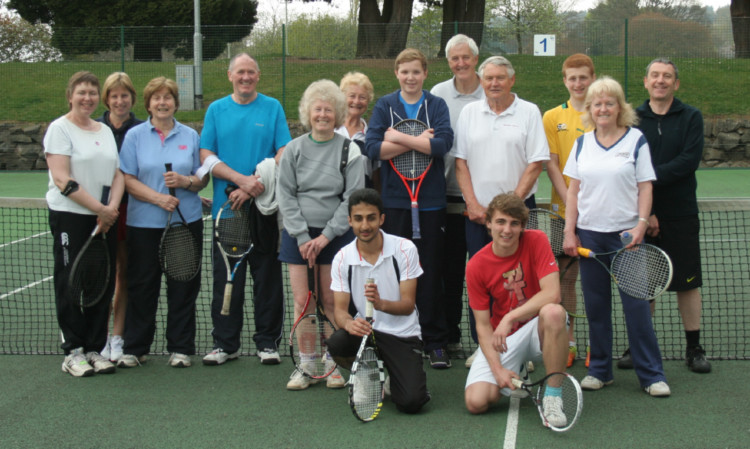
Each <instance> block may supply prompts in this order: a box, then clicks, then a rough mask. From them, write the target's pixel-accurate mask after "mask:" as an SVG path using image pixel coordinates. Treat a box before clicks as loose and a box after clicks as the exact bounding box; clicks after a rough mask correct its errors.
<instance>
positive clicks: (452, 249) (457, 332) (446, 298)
mask: <svg viewBox="0 0 750 449" xmlns="http://www.w3.org/2000/svg"><path fill="white" fill-rule="evenodd" d="M466 254H467V253H466V229H465V219H464V216H463V215H462V214H446V215H445V256H444V257H443V267H442V281H443V282H442V287H443V290H442V291H443V304H444V305H445V319H446V325H447V329H448V343H459V342H460V341H461V329H460V327H459V325H460V323H461V315H462V314H463V310H464V302H463V298H464V274H465V273H466ZM467 308H468V305H467Z"/></svg>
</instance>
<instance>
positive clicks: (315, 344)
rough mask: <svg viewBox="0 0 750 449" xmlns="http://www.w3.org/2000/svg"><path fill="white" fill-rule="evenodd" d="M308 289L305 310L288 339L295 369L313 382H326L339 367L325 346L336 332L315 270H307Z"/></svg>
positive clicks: (309, 268) (310, 268) (311, 268)
mask: <svg viewBox="0 0 750 449" xmlns="http://www.w3.org/2000/svg"><path fill="white" fill-rule="evenodd" d="M307 285H308V289H309V290H308V292H307V300H306V301H305V306H304V308H303V309H302V313H301V314H300V316H299V318H297V321H296V322H295V323H294V326H293V327H292V333H291V334H290V336H289V353H290V355H291V356H292V361H293V362H294V366H296V367H297V370H299V371H300V372H301V373H302V374H304V375H306V376H308V377H310V378H312V379H323V378H325V377H328V376H329V375H330V374H331V373H332V372H333V371H334V370H335V369H336V363H334V362H333V359H331V358H330V356H329V355H328V349H327V347H326V344H325V340H326V338H328V337H330V336H331V334H332V333H333V332H334V331H335V330H336V328H335V327H334V326H333V324H332V323H331V322H330V321H329V320H328V317H327V316H326V314H325V312H324V311H323V306H322V304H321V302H320V297H319V295H318V294H317V292H316V289H315V268H314V267H308V268H307ZM313 305H314V307H315V312H313V313H308V312H307V311H308V308H309V307H310V306H313ZM295 343H296V345H295ZM295 347H296V348H297V349H296V350H295Z"/></svg>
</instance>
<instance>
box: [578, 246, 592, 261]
mask: <svg viewBox="0 0 750 449" xmlns="http://www.w3.org/2000/svg"><path fill="white" fill-rule="evenodd" d="M578 255H579V256H581V257H585V258H587V259H588V258H589V257H591V256H593V255H594V254H593V253H592V251H591V250H590V249H586V248H581V247H580V246H579V247H578Z"/></svg>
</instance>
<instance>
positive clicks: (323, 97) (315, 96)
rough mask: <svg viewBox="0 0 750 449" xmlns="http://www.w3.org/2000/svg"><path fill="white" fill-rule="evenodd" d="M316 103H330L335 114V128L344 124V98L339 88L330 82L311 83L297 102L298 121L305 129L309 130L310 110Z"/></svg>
mask: <svg viewBox="0 0 750 449" xmlns="http://www.w3.org/2000/svg"><path fill="white" fill-rule="evenodd" d="M316 101H326V102H328V103H331V106H333V110H334V111H335V113H336V122H335V126H336V128H338V127H339V126H341V125H343V124H344V119H345V118H346V96H344V93H343V92H341V89H339V86H337V85H336V83H334V82H333V81H331V80H318V81H313V82H312V83H310V85H309V86H307V89H305V93H303V94H302V99H301V100H300V101H299V121H300V122H301V123H302V126H304V127H305V129H310V108H312V105H313V103H315V102H316Z"/></svg>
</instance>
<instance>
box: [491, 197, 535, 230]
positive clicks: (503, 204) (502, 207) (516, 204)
mask: <svg viewBox="0 0 750 449" xmlns="http://www.w3.org/2000/svg"><path fill="white" fill-rule="evenodd" d="M495 212H502V213H504V214H506V215H510V216H511V217H513V218H515V219H516V220H520V221H521V225H522V226H523V227H524V228H525V227H526V223H528V221H529V208H528V207H526V204H525V203H524V202H523V200H522V199H521V198H519V197H518V195H516V194H515V193H513V192H509V193H501V194H499V195H497V196H495V197H494V198H492V201H490V204H489V205H488V206H487V211H486V212H485V215H484V218H485V220H487V223H489V222H490V221H492V216H493V215H495Z"/></svg>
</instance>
